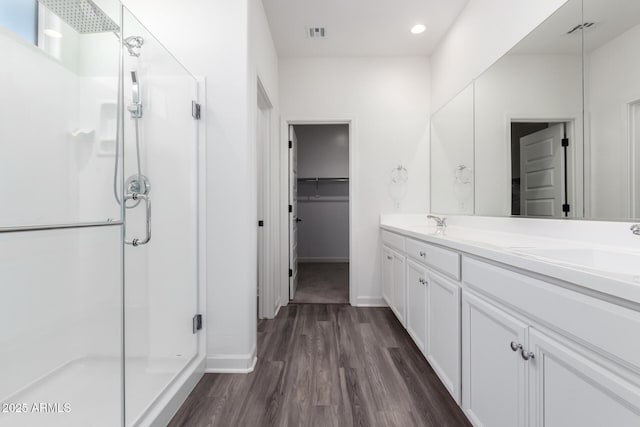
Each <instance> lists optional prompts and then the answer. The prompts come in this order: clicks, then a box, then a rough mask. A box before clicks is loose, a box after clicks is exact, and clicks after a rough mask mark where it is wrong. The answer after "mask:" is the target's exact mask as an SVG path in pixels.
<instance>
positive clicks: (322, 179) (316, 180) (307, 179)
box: [298, 178, 349, 182]
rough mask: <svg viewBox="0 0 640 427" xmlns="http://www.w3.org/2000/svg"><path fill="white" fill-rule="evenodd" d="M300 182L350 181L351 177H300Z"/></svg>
mask: <svg viewBox="0 0 640 427" xmlns="http://www.w3.org/2000/svg"><path fill="white" fill-rule="evenodd" d="M298 182H349V178H298Z"/></svg>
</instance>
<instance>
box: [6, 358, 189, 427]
mask: <svg viewBox="0 0 640 427" xmlns="http://www.w3.org/2000/svg"><path fill="white" fill-rule="evenodd" d="M188 362H189V359H188V358H186V357H184V358H171V359H169V358H167V359H160V358H158V359H149V358H128V359H127V361H126V366H125V369H126V374H125V375H126V380H127V383H126V397H125V399H126V418H127V425H132V424H133V422H134V421H136V420H137V419H138V418H140V417H142V416H143V415H144V414H145V412H146V410H147V409H148V408H149V407H150V405H151V404H152V403H153V402H154V401H155V399H156V398H157V397H158V396H159V394H160V393H161V392H162V391H163V390H164V389H165V387H166V386H167V385H168V384H169V383H171V381H172V380H173V379H174V378H175V377H176V376H177V375H178V374H179V373H180V371H181V370H182V369H183V368H184V367H185V366H186V365H187V364H188ZM122 387H123V383H122V361H121V359H120V358H117V357H113V358H107V357H83V358H80V359H76V360H73V361H71V362H69V363H67V364H65V365H63V366H62V367H60V368H59V369H57V370H55V371H54V372H52V373H51V374H50V375H47V376H46V377H44V378H42V379H40V380H39V381H37V382H35V383H34V384H32V385H31V386H29V387H28V388H26V389H24V390H22V391H20V392H18V393H16V394H14V395H13V396H11V397H9V398H7V399H5V400H3V401H2V402H1V406H0V426H1V427H38V426H46V427H58V426H60V427H74V426H79V427H103V426H104V427H114V426H119V425H121V417H122V395H123V393H122ZM7 405H8V406H7Z"/></svg>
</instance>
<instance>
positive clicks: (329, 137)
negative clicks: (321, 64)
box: [289, 124, 350, 304]
mask: <svg viewBox="0 0 640 427" xmlns="http://www.w3.org/2000/svg"><path fill="white" fill-rule="evenodd" d="M289 141H290V145H289V147H290V150H289V171H290V173H289V184H290V185H289V192H290V196H289V202H290V216H289V226H290V231H289V240H290V242H289V248H290V257H289V265H290V270H289V275H290V295H289V296H290V299H291V301H292V302H294V303H323V304H326V303H348V302H349V261H350V259H349V236H350V233H349V223H350V221H349V211H350V210H349V174H350V170H349V164H350V163H349V144H350V141H349V124H300V125H290V126H289Z"/></svg>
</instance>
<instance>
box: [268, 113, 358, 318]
mask: <svg viewBox="0 0 640 427" xmlns="http://www.w3.org/2000/svg"><path fill="white" fill-rule="evenodd" d="M295 125H348V126H349V304H351V305H352V306H356V305H357V295H358V293H357V292H356V290H357V286H358V282H357V271H358V267H357V259H356V256H357V253H358V248H357V246H356V239H355V237H354V236H355V233H354V229H355V228H356V225H357V224H356V220H355V206H357V204H356V203H357V198H356V192H355V189H356V188H357V187H356V182H357V176H358V162H357V156H356V153H357V132H356V129H357V128H356V119H355V118H353V117H341V118H331V117H330V118H326V117H303V118H299V117H285V118H283V119H282V121H281V131H280V135H281V144H280V148H281V153H280V179H281V182H280V188H281V189H283V191H282V192H281V200H280V201H281V203H280V204H281V206H282V209H281V211H280V212H282V215H281V217H280V221H281V223H280V229H281V230H282V234H281V235H280V241H281V242H282V244H281V248H280V250H281V255H280V259H281V260H282V261H283V262H282V263H281V266H280V268H281V271H282V273H283V275H282V276H281V277H286V278H287V279H288V277H289V126H295ZM282 282H283V283H282V284H281V286H282V289H281V291H280V292H281V293H280V295H283V296H284V295H287V296H288V295H289V280H283V281H282ZM281 304H282V305H283V306H284V305H287V304H289V298H288V297H287V298H282V299H281Z"/></svg>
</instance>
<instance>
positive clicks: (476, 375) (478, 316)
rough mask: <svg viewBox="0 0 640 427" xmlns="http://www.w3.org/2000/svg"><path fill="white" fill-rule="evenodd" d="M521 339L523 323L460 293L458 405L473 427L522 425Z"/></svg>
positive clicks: (523, 372)
mask: <svg viewBox="0 0 640 427" xmlns="http://www.w3.org/2000/svg"><path fill="white" fill-rule="evenodd" d="M526 341H527V325H526V324H525V323H524V322H521V321H519V320H517V319H515V318H514V317H512V316H509V315H508V314H507V313H506V312H504V311H502V310H500V309H498V308H496V307H495V306H493V305H491V304H489V303H488V302H486V301H485V300H483V299H481V298H478V297H476V296H475V295H473V294H472V293H471V292H467V291H465V292H463V296H462V348H463V352H462V373H463V379H462V390H463V395H462V409H463V410H464V412H465V414H466V415H467V417H468V418H469V420H470V421H471V422H472V423H473V425H475V426H476V427H480V426H484V427H522V426H525V425H526V413H525V407H526V391H525V388H524V384H525V383H526V365H525V363H524V360H522V358H521V356H520V353H519V349H520V347H519V346H523V345H525V344H526ZM512 343H513V344H512ZM512 345H513V347H512Z"/></svg>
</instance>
